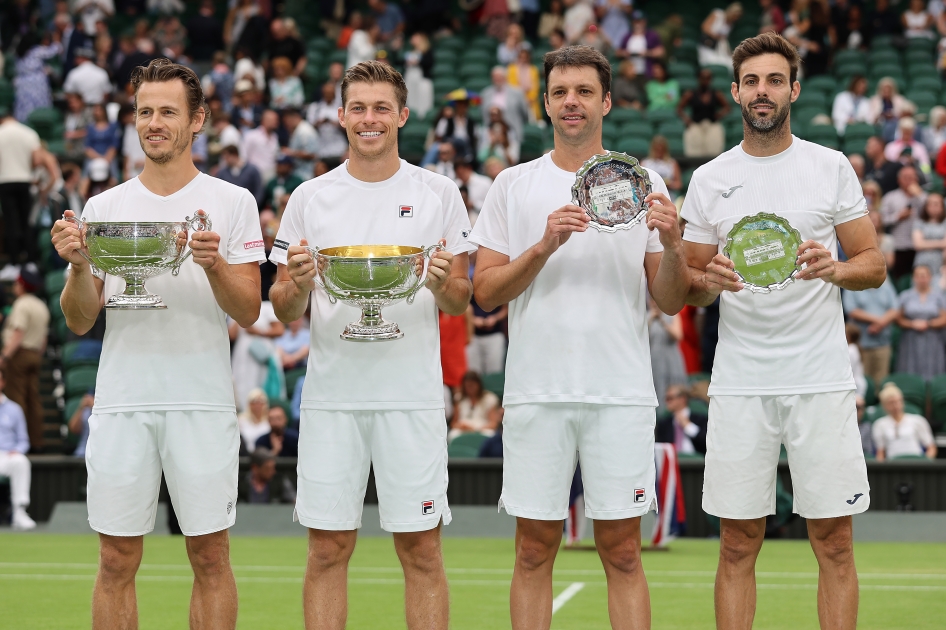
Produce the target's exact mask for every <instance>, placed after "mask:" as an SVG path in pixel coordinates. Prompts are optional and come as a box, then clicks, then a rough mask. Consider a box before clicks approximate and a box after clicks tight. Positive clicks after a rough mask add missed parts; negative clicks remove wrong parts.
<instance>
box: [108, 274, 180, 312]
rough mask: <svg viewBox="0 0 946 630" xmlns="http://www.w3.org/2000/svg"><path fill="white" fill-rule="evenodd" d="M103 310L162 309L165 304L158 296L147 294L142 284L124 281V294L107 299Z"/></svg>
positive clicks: (165, 306)
mask: <svg viewBox="0 0 946 630" xmlns="http://www.w3.org/2000/svg"><path fill="white" fill-rule="evenodd" d="M105 308H110V309H111V308H114V309H121V310H142V309H164V308H167V304H165V303H164V300H162V299H161V296H160V295H155V294H153V293H148V291H147V290H146V289H145V284H144V282H140V283H135V282H134V281H133V280H132V281H129V280H126V281H125V292H124V293H117V294H115V295H113V296H112V297H110V298H109V299H108V302H106V303H105Z"/></svg>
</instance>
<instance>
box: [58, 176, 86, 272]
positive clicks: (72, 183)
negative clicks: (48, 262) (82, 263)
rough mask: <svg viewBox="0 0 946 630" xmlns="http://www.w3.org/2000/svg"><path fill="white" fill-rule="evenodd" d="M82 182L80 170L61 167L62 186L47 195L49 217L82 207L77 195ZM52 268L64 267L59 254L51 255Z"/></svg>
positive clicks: (80, 196)
mask: <svg viewBox="0 0 946 630" xmlns="http://www.w3.org/2000/svg"><path fill="white" fill-rule="evenodd" d="M81 180H82V169H80V168H79V167H78V166H76V165H75V164H73V163H72V162H66V163H64V164H63V165H62V186H60V187H59V189H58V190H54V191H53V192H52V193H51V194H50V195H49V207H50V216H53V217H61V216H62V213H63V212H65V211H66V210H73V209H74V208H81V207H82V206H83V205H84V202H83V200H82V195H80V194H79V182H80V181H81ZM52 259H53V261H55V265H54V266H57V267H58V266H60V265H61V266H65V262H64V261H63V260H62V259H61V258H59V254H54V255H52Z"/></svg>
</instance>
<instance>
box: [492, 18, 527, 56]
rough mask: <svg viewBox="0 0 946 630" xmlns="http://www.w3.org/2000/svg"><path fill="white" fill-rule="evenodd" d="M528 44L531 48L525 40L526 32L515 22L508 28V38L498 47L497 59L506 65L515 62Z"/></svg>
mask: <svg viewBox="0 0 946 630" xmlns="http://www.w3.org/2000/svg"><path fill="white" fill-rule="evenodd" d="M527 46H528V47H530V48H531V46H530V45H529V43H528V42H526V41H525V32H524V31H523V30H522V27H521V26H519V25H518V24H516V23H515V22H513V23H512V24H510V25H509V27H508V28H507V29H506V39H504V40H503V41H501V42H500V43H499V45H498V46H497V47H496V60H497V61H498V62H499V63H501V64H503V65H506V66H508V65H511V64H514V63H516V61H518V59H519V52H520V51H521V50H522V49H523V48H524V47H527Z"/></svg>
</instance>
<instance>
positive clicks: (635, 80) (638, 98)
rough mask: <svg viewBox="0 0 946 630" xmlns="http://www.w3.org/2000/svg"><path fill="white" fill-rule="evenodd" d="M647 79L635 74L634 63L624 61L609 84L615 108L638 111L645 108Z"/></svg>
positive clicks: (628, 60) (627, 60)
mask: <svg viewBox="0 0 946 630" xmlns="http://www.w3.org/2000/svg"><path fill="white" fill-rule="evenodd" d="M646 84H647V79H646V78H645V77H643V76H640V75H638V74H637V70H636V69H635V66H634V62H633V61H631V60H630V59H625V60H624V61H622V62H621V65H620V66H618V75H617V76H616V77H614V81H613V82H612V83H611V102H612V104H613V105H614V106H616V107H626V108H631V109H636V110H638V111H640V110H643V109H646V108H647V89H646Z"/></svg>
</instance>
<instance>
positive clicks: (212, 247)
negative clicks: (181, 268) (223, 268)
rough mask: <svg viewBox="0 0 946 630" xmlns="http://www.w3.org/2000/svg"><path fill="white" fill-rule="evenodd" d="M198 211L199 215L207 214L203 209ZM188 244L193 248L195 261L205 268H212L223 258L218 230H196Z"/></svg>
mask: <svg viewBox="0 0 946 630" xmlns="http://www.w3.org/2000/svg"><path fill="white" fill-rule="evenodd" d="M197 212H198V215H201V214H204V215H205V214H206V213H205V212H204V211H203V210H198V211H197ZM188 245H190V248H191V250H193V255H194V262H195V263H197V264H198V265H200V266H201V267H203V268H204V270H210V268H211V267H213V266H214V265H216V264H217V263H218V261H221V260H222V259H221V258H220V235H219V234H217V233H216V232H211V231H209V230H202V231H194V232H193V233H192V234H191V240H190V243H188Z"/></svg>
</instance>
